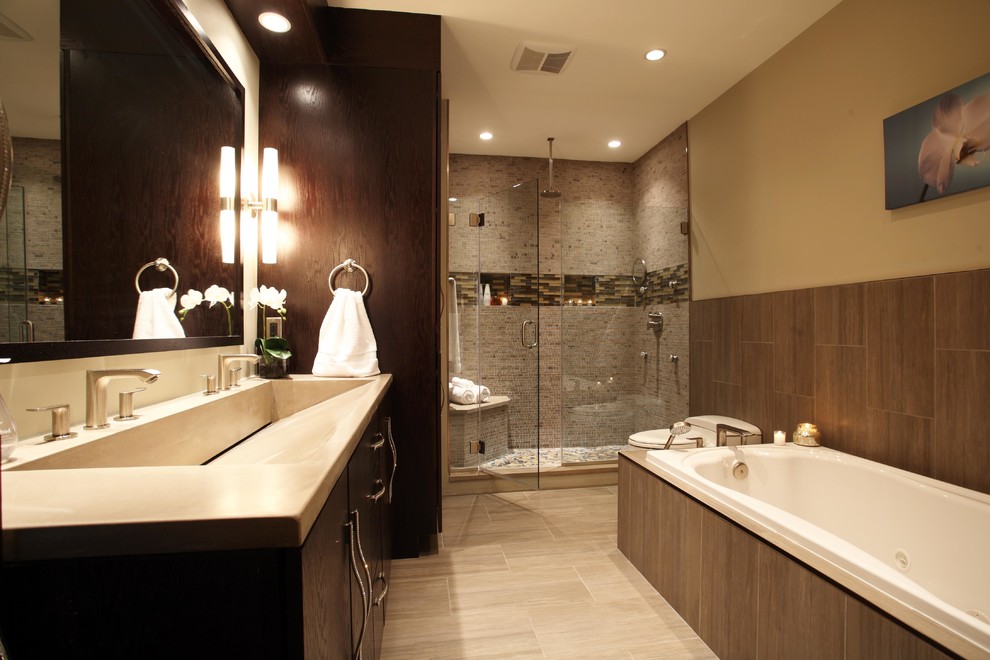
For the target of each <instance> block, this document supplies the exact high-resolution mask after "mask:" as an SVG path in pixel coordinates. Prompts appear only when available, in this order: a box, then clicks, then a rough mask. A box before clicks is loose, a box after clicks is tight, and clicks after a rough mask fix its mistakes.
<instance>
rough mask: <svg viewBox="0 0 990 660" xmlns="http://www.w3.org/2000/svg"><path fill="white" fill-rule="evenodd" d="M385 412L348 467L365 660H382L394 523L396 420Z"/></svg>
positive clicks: (356, 627) (356, 621)
mask: <svg viewBox="0 0 990 660" xmlns="http://www.w3.org/2000/svg"><path fill="white" fill-rule="evenodd" d="M382 412H383V411H382V410H381V409H379V414H378V415H377V416H376V418H375V420H374V421H373V422H372V423H371V424H370V425H369V427H368V430H366V431H365V433H364V436H363V437H362V438H361V443H360V444H359V445H358V447H357V449H356V450H355V451H354V455H353V456H352V457H351V462H350V463H349V465H348V475H349V480H350V489H349V491H350V506H351V514H350V515H351V517H352V522H354V523H355V529H356V530H357V531H358V534H357V537H358V538H359V539H360V544H359V545H358V547H357V549H358V556H359V559H360V561H361V562H362V563H363V564H366V565H367V568H365V567H364V566H361V567H360V568H361V570H362V571H363V572H364V573H363V574H364V575H365V577H366V579H365V580H363V584H362V583H359V582H358V581H357V579H356V578H355V576H353V575H352V576H351V577H352V579H351V604H352V605H351V636H352V638H353V639H354V640H355V646H356V645H357V644H358V640H360V643H361V645H362V650H363V657H364V658H365V660H371V659H373V658H377V657H378V655H379V652H380V649H381V641H382V635H383V633H384V628H385V609H386V602H387V598H388V576H389V568H390V564H391V559H390V555H389V552H390V547H391V532H390V530H391V524H390V522H391V521H390V520H389V517H390V499H391V490H392V489H391V486H392V478H393V476H394V473H395V463H396V461H395V460H394V459H395V458H396V457H395V445H394V437H393V438H390V436H389V434H390V432H391V425H392V422H391V417H389V416H386V415H384V414H382ZM362 588H363V590H364V592H363V593H362ZM365 603H366V607H365V609H364V610H363V611H362V609H361V606H362V604H365Z"/></svg>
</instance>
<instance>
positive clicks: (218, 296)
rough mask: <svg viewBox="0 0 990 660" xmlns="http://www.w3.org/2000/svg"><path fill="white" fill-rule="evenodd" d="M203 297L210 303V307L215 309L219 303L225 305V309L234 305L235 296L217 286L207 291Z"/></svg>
mask: <svg viewBox="0 0 990 660" xmlns="http://www.w3.org/2000/svg"><path fill="white" fill-rule="evenodd" d="M203 296H204V297H205V298H206V299H207V300H208V301H210V307H213V306H214V305H216V304H217V303H221V304H223V306H224V307H227V306H229V305H233V304H234V294H233V293H231V292H230V291H228V290H227V289H225V288H224V287H222V286H218V285H216V284H214V285H212V286H211V287H210V288H209V289H207V290H206V292H205V293H204V294H203Z"/></svg>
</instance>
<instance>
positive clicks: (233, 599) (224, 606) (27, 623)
mask: <svg viewBox="0 0 990 660" xmlns="http://www.w3.org/2000/svg"><path fill="white" fill-rule="evenodd" d="M387 401H388V397H387V396H386V399H385V402H383V404H382V407H381V408H379V410H378V411H376V413H375V415H374V416H373V418H372V420H371V422H370V423H369V425H368V428H367V429H366V430H365V432H364V434H363V436H362V439H361V442H360V443H359V445H358V446H357V448H356V449H355V450H354V452H353V454H352V455H351V457H350V460H349V462H348V465H347V467H346V469H345V470H344V472H343V473H342V474H341V476H340V477H339V479H338V480H337V483H336V484H335V486H334V488H333V489H332V490H331V493H330V495H329V497H328V498H327V500H326V502H325V503H324V505H323V508H322V510H321V512H320V514H319V516H318V517H317V519H316V522H315V523H314V524H313V526H312V528H311V529H310V532H309V534H308V535H307V537H306V541H305V543H304V544H303V545H302V546H301V547H296V548H269V549H250V550H224V551H215V552H192V553H175V554H161V555H134V556H121V557H95V558H82V559H66V560H51V561H37V562H21V563H9V564H5V565H4V566H3V582H2V594H3V598H0V632H2V634H3V639H4V643H5V644H6V647H7V650H8V653H9V656H10V657H11V658H17V659H18V660H30V659H31V658H44V659H46V660H47V659H50V658H69V657H72V658H101V659H103V658H203V659H209V660H214V659H216V658H238V660H244V659H250V658H257V659H258V660H262V659H264V660H270V659H272V658H280V659H281V658H305V659H307V660H309V659H319V660H324V659H336V658H352V657H355V651H356V646H357V643H358V637H359V634H360V631H361V626H362V621H363V617H364V616H367V617H368V622H367V626H366V628H365V633H364V640H363V653H362V657H363V658H364V660H374V659H375V658H377V657H378V653H379V649H380V645H381V637H382V633H383V628H384V624H385V611H386V602H387V575H388V564H389V562H388V559H387V557H388V554H387V551H388V550H387V549H388V547H389V544H390V537H391V532H390V526H389V524H388V520H387V517H388V515H389V514H388V504H387V498H388V495H389V492H388V485H389V478H390V476H391V470H392V465H393V462H392V456H393V454H392V453H391V443H390V442H389V439H388V435H387V432H388V428H389V425H390V422H388V421H387V419H386V417H385V416H384V414H383V410H384V409H385V406H387ZM382 440H384V442H382ZM386 467H387V468H388V469H387V470H386V469H385V468H386ZM383 487H384V492H383V493H382V494H381V495H380V496H379V497H377V499H376V498H374V496H375V495H377V494H378V493H379V492H380V491H382V488H383ZM355 512H356V513H355ZM358 521H359V526H360V538H361V543H360V549H359V548H358V547H357V544H354V545H353V546H352V543H351V539H352V534H351V532H352V529H353V530H354V531H355V532H356V531H357V527H358V525H355V523H356V522H358ZM353 538H355V539H356V538H357V535H355V536H354V537H353ZM352 550H353V556H354V558H355V559H357V564H356V566H355V565H352ZM362 551H363V554H364V557H365V559H366V560H367V564H368V569H367V571H365V569H364V566H363V564H362V562H361V559H360V556H361V552H362ZM369 574H370V582H371V590H370V592H369V591H368V586H367V584H368V581H369V577H368V576H369ZM358 576H360V577H361V580H362V582H363V583H364V588H365V598H366V599H367V600H365V599H362V596H361V587H360V585H359V584H358Z"/></svg>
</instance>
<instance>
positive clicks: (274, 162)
mask: <svg viewBox="0 0 990 660" xmlns="http://www.w3.org/2000/svg"><path fill="white" fill-rule="evenodd" d="M263 154H264V155H263V160H262V164H261V201H260V202H254V201H245V202H243V204H242V206H243V208H245V209H251V217H257V213H258V212H259V211H260V212H261V263H263V264H274V263H277V262H278V149H272V148H271V147H266V148H265V150H264V152H263Z"/></svg>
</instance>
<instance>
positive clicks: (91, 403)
mask: <svg viewBox="0 0 990 660" xmlns="http://www.w3.org/2000/svg"><path fill="white" fill-rule="evenodd" d="M161 375H162V372H160V371H158V370H157V369H90V370H88V371H87V372H86V428H88V429H105V428H107V427H108V426H110V423H109V422H107V385H108V384H109V383H110V381H111V380H114V379H115V378H137V379H139V380H142V381H144V382H145V383H154V382H155V381H156V380H158V377H159V376H161Z"/></svg>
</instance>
